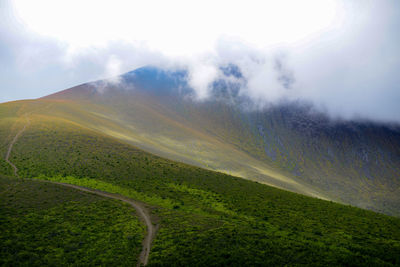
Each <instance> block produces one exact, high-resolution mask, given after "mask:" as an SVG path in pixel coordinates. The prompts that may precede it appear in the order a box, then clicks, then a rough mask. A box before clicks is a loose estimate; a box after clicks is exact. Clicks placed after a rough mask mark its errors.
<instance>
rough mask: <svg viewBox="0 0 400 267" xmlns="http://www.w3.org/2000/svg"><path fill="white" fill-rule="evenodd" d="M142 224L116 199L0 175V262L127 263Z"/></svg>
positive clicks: (137, 246) (136, 250)
mask: <svg viewBox="0 0 400 267" xmlns="http://www.w3.org/2000/svg"><path fill="white" fill-rule="evenodd" d="M143 236H144V226H143V225H142V223H141V222H139V220H138V219H137V217H136V216H135V211H134V210H133V209H132V208H131V207H129V206H127V205H125V204H122V203H119V202H117V201H114V200H109V199H104V198H102V197H98V196H95V195H92V194H87V193H81V192H79V191H77V190H74V189H70V188H65V187H62V186H60V185H54V184H49V183H44V182H37V181H32V180H22V179H18V180H17V179H15V178H7V177H4V176H0V265H1V266H65V265H120V266H128V265H133V264H135V262H136V259H137V257H138V255H139V252H140V250H141V243H142V239H143Z"/></svg>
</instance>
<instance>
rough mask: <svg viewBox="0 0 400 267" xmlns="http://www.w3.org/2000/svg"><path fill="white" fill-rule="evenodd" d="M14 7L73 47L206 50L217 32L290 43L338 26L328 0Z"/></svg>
mask: <svg viewBox="0 0 400 267" xmlns="http://www.w3.org/2000/svg"><path fill="white" fill-rule="evenodd" d="M15 9H16V11H17V16H18V17H19V18H20V20H21V21H22V22H23V23H24V24H25V25H26V26H27V27H28V28H29V29H31V30H32V31H34V32H36V33H39V34H41V35H45V36H50V37H53V38H56V39H58V40H62V41H64V42H66V43H68V44H69V45H71V46H72V47H73V48H77V47H85V46H91V45H106V44H107V43H108V42H109V41H112V40H114V41H115V40H117V41H119V40H124V41H127V42H143V43H145V44H146V45H148V47H149V48H151V49H155V50H159V51H162V52H163V53H164V54H166V55H168V56H170V55H172V56H188V55H192V54H193V53H196V54H197V53H204V52H208V51H210V50H212V49H213V48H214V45H215V42H216V41H217V40H218V38H220V37H221V36H228V37H235V38H239V39H241V40H244V41H245V42H248V43H250V44H253V45H256V46H257V47H266V46H270V45H277V44H293V43H295V42H298V41H301V40H304V39H305V38H309V37H312V36H313V35H315V34H317V33H319V32H321V31H328V30H331V28H334V27H335V28H337V27H339V26H340V23H341V20H342V19H343V15H344V10H343V7H342V6H341V5H340V4H339V2H337V1H333V0H325V1H320V0H302V1H296V0H280V1H265V0H264V1H254V0H247V1H234V0H218V1H215V0H203V1H187V0H168V1H165V0H146V1H123V0H113V1H104V0H85V1H81V0H68V1H54V0H35V1H32V0H15Z"/></svg>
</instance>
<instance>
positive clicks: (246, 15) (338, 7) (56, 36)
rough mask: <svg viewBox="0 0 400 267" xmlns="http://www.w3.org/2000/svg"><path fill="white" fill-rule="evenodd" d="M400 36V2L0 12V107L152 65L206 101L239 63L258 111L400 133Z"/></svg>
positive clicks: (96, 2) (9, 5)
mask: <svg viewBox="0 0 400 267" xmlns="http://www.w3.org/2000/svg"><path fill="white" fill-rule="evenodd" d="M399 29H400V1H395V0H393V1H384V0H382V1H368V0H353V1H351V0H347V1H339V0H337V1H336V0H326V1H320V0H302V1H296V0H293V1H291V0H281V1H251V0H246V1H232V0H230V1H228V0H221V1H211V0H207V1H187V0H186V1H184V0H182V1H179V0H173V1H155V0H147V1H122V0H113V1H100V0H86V1H78V0H68V1H53V0H35V1H31V0H15V1H10V0H0V102H5V101H11V100H18V99H27V98H37V97H41V96H44V95H47V94H50V93H53V92H56V91H59V90H62V89H66V88H68V87H71V86H74V85H77V84H80V83H84V82H88V81H92V80H96V79H101V78H108V77H112V76H115V75H118V74H120V73H123V72H127V71H130V70H133V69H135V68H138V67H141V66H144V65H158V66H161V67H164V68H177V67H179V68H181V67H185V68H187V69H188V70H189V73H190V75H189V83H190V84H191V85H192V86H193V87H194V89H195V90H196V92H197V94H198V97H199V98H200V99H201V98H207V96H208V90H209V84H210V83H211V82H212V81H213V80H214V79H215V78H218V77H220V75H221V73H220V71H219V68H218V66H220V65H221V64H228V63H234V64H236V65H238V66H239V67H240V69H241V70H242V72H243V74H244V76H245V77H246V79H247V80H248V83H247V86H246V88H243V90H242V92H241V93H242V94H246V95H247V96H249V97H250V98H252V99H253V100H254V101H255V102H256V103H269V102H275V101H279V100H280V99H283V98H284V99H293V100H294V99H303V100H307V101H311V102H313V103H314V104H315V105H316V106H317V107H320V108H321V109H323V110H326V111H328V112H329V113H330V114H331V115H333V116H341V117H344V118H354V117H362V118H368V119H372V120H379V121H382V120H383V121H397V122H400V30H399ZM282 77H285V79H284V81H286V82H283V79H282Z"/></svg>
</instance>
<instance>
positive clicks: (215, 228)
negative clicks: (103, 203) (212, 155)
mask: <svg viewBox="0 0 400 267" xmlns="http://www.w3.org/2000/svg"><path fill="white" fill-rule="evenodd" d="M38 103H39V104H38ZM56 103H57V101H52V102H46V101H44V102H37V101H21V102H14V103H8V104H6V105H10V108H9V109H7V110H8V111H10V112H8V113H7V114H5V115H4V114H3V115H2V119H4V120H5V121H7V122H10V123H8V124H7V123H5V125H6V126H4V129H3V128H2V129H1V132H2V133H7V132H18V131H19V130H20V129H21V127H23V126H24V125H25V123H26V120H25V117H26V116H29V120H30V122H31V123H30V125H29V127H27V128H26V130H25V131H24V134H23V135H21V136H20V137H19V139H18V141H17V142H16V143H15V145H14V147H13V151H12V154H11V156H10V159H11V161H12V162H13V163H14V164H15V165H16V166H17V167H18V169H19V174H20V175H21V177H39V178H41V179H47V180H51V181H59V182H64V183H70V184H76V185H79V186H84V187H89V188H95V189H99V190H103V191H107V192H111V193H119V194H122V195H125V196H127V197H130V198H133V199H136V200H139V201H142V202H145V203H146V204H148V205H149V206H151V209H152V215H153V216H154V217H156V218H158V220H159V223H158V224H159V225H160V228H159V230H158V232H157V235H156V239H155V240H154V243H153V247H152V250H151V252H150V260H149V265H150V266H159V265H180V266H192V265H198V266H221V265H229V266H243V265H251V266H254V265H273V266H276V265H296V264H297V265H319V266H326V265H344V264H347V265H380V266H382V265H386V266H392V265H398V264H399V263H400V258H399V255H400V251H399V248H400V231H399V229H400V219H398V218H395V217H390V216H386V215H382V214H377V213H374V212H371V211H367V210H362V209H358V208H354V207H350V206H344V205H341V204H337V203H332V202H328V201H324V200H319V199H316V198H310V197H307V196H303V195H300V194H295V193H291V192H287V191H283V190H279V189H276V188H273V187H269V186H266V185H262V184H259V183H255V182H251V181H247V180H245V179H240V178H237V177H232V176H229V175H226V174H223V173H218V172H213V171H209V170H205V169H201V168H197V167H193V166H190V165H186V164H183V163H178V162H175V161H171V160H167V159H164V158H160V157H158V156H155V155H152V154H150V153H147V152H144V151H142V150H140V149H138V148H135V147H133V146H132V145H130V144H129V143H128V142H126V141H121V140H119V139H118V138H113V137H111V136H109V135H106V134H102V133H99V132H98V131H94V130H92V129H89V128H88V127H86V125H82V124H78V123H76V122H74V121H70V120H67V119H63V118H60V117H58V115H57V114H56V113H53V114H50V113H49V114H47V115H44V114H40V113H37V112H39V111H41V112H43V111H46V108H49V107H47V106H46V105H54V106H56ZM36 104H37V105H36ZM1 106H3V105H1ZM11 111H12V112H11ZM33 111H35V112H36V113H35V112H33ZM54 111H56V110H54ZM88 116H89V115H88ZM4 136H5V139H6V140H8V141H5V143H7V142H10V139H12V138H11V137H12V135H11V136H10V134H5V135H4ZM9 136H10V137H9ZM20 181H21V182H23V180H20ZM41 195H42V196H46V192H42V194H41ZM53 201H56V199H54V200H53ZM7 206H8V204H7V205H6V207H7ZM24 235H25V234H24ZM28 237H29V235H28ZM3 244H4V243H2V242H1V243H0V245H1V246H3ZM99 247H101V246H97V245H96V246H95V247H94V248H93V249H97V248H99ZM19 251H20V252H23V251H24V248H20V249H19ZM105 251H106V252H108V250H105Z"/></svg>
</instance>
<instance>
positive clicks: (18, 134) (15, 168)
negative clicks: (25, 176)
mask: <svg viewBox="0 0 400 267" xmlns="http://www.w3.org/2000/svg"><path fill="white" fill-rule="evenodd" d="M29 124H30V121H29V118H28V117H26V123H25V125H24V127H23V128H22V129H21V130H19V132H18V133H17V134H16V135H15V136H14V139H13V140H12V141H11V143H10V145H9V146H8V150H7V154H6V157H5V161H6V162H7V163H8V164H10V166H11V167H12V168H13V169H14V175H15V176H17V177H19V175H18V168H17V167H16V166H15V165H14V164H13V163H12V162H11V161H10V160H9V158H10V154H11V151H12V149H13V146H14V144H15V142H17V140H18V138H19V137H20V135H21V134H22V133H23V132H24V131H25V129H26V127H28V126H29Z"/></svg>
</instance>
